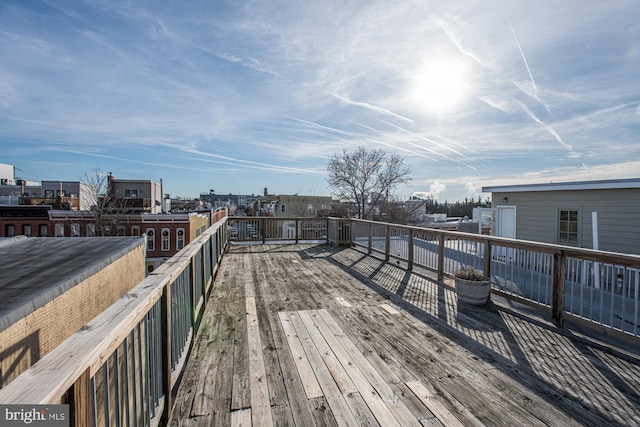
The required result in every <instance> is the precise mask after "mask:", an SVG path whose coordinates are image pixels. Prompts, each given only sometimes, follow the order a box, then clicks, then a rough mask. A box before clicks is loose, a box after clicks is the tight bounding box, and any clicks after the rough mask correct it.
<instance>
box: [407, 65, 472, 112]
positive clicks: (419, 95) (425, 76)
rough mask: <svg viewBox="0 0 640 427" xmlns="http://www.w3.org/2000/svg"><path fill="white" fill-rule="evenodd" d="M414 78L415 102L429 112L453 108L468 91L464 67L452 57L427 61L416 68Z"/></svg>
mask: <svg viewBox="0 0 640 427" xmlns="http://www.w3.org/2000/svg"><path fill="white" fill-rule="evenodd" d="M413 78H414V84H413V88H412V92H413V93H412V97H413V99H414V102H415V103H416V105H417V106H419V107H421V108H423V109H425V110H427V111H429V112H434V113H444V112H447V111H451V110H453V109H454V108H456V107H457V106H458V105H459V104H460V102H461V101H462V99H463V98H464V96H465V95H466V92H467V84H466V76H465V74H464V69H463V68H462V66H461V65H460V64H458V63H457V62H456V61H453V60H451V59H445V58H442V59H435V60H430V61H426V62H425V63H424V64H422V66H421V67H420V68H418V69H417V70H416V72H415V75H414V76H413Z"/></svg>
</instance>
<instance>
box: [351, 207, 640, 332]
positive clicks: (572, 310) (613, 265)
mask: <svg viewBox="0 0 640 427" xmlns="http://www.w3.org/2000/svg"><path fill="white" fill-rule="evenodd" d="M350 232H351V235H350V238H351V244H352V245H353V246H356V247H361V248H363V249H364V250H366V251H367V253H368V254H372V253H378V254H380V255H383V256H384V257H385V259H386V260H387V261H388V260H389V259H390V258H394V259H397V260H399V261H404V262H406V263H407V268H408V269H412V268H413V267H414V265H415V266H420V267H423V268H425V269H427V270H431V271H434V272H436V274H437V278H438V280H443V279H444V277H445V276H452V275H453V272H454V271H455V270H456V269H458V268H461V267H474V268H476V269H478V270H481V271H482V272H483V273H484V275H485V276H487V277H489V278H490V279H491V280H492V282H493V290H494V291H495V292H498V293H500V294H502V295H504V296H506V297H508V298H511V299H516V300H519V301H522V302H525V303H528V304H533V305H538V306H549V307H550V309H551V320H552V321H553V323H554V324H555V325H556V326H559V327H562V326H563V323H564V319H565V318H566V317H571V318H573V319H579V320H586V321H587V322H590V323H594V322H595V323H598V324H599V325H601V326H605V327H608V328H611V329H614V330H616V331H620V332H623V333H624V334H631V335H633V336H635V337H638V336H640V325H639V324H638V315H639V314H640V256H639V255H633V254H622V253H616V252H608V251H601V250H594V249H587V248H577V247H572V246H563V245H557V244H551V243H541V242H534V241H526V240H518V239H511V238H506V237H496V236H487V235H481V234H473V233H465V232H459V231H447V230H439V229H433V228H427V227H416V226H408V225H399V224H389V223H381V222H376V221H370V220H360V219H351V220H350ZM392 243H393V244H392ZM416 248H418V249H416ZM494 270H496V271H494ZM509 274H511V276H512V277H511V278H509V277H507V276H509ZM525 274H528V275H530V276H531V277H528V278H527V280H528V281H536V280H537V283H535V285H537V286H538V287H539V288H541V289H538V290H537V293H538V295H537V296H534V295H532V294H533V292H532V293H531V295H525V294H523V292H521V289H519V287H521V285H522V283H517V279H515V280H514V279H513V276H514V275H515V276H520V278H522V277H523V275H525ZM614 275H615V276H614ZM534 277H535V278H534ZM543 279H544V280H546V281H548V282H549V283H542V280H543ZM525 281H526V280H525ZM614 281H615V282H616V283H613V282H614ZM601 285H605V286H601ZM543 287H545V288H546V289H542V288H543ZM605 287H608V288H609V289H608V290H605V289H604V288H605ZM614 287H615V288H614ZM542 297H544V298H542ZM568 297H569V298H571V299H572V302H571V304H569V303H568V302H567V301H566V300H567V298H568ZM594 298H595V300H594ZM578 300H580V304H579V305H578V304H577V303H576V301H578ZM596 306H597V307H596ZM616 321H617V324H614V323H615V322H616Z"/></svg>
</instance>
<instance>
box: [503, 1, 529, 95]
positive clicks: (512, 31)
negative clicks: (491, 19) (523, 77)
mask: <svg viewBox="0 0 640 427" xmlns="http://www.w3.org/2000/svg"><path fill="white" fill-rule="evenodd" d="M500 6H502V11H503V12H504V16H505V17H506V18H507V23H508V24H509V28H511V34H513V39H514V40H515V41H516V45H517V46H518V50H519V51H520V56H522V61H524V66H525V67H526V68H527V72H528V73H529V78H531V83H532V84H533V89H534V90H535V91H536V92H538V87H537V86H536V81H535V80H533V75H532V74H531V69H530V68H529V63H528V62H527V58H526V57H525V56H524V52H523V51H522V47H521V46H520V41H519V40H518V36H517V35H516V32H515V30H514V29H513V25H512V24H511V19H510V18H509V14H508V13H507V9H506V8H505V7H504V3H503V2H502V0H500Z"/></svg>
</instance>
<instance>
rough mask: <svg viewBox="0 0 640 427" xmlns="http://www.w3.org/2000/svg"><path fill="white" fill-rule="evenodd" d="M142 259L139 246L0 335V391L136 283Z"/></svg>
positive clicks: (142, 274) (142, 273) (141, 271)
mask: <svg viewBox="0 0 640 427" xmlns="http://www.w3.org/2000/svg"><path fill="white" fill-rule="evenodd" d="M144 259H145V247H144V245H140V246H138V247H136V248H135V249H134V250H132V251H130V252H128V253H127V254H126V255H124V256H122V257H120V258H119V259H118V260H116V261H114V262H113V263H111V264H109V265H108V266H107V267H105V268H104V269H102V270H101V271H99V272H98V273H96V274H94V275H92V276H90V277H88V278H87V279H86V280H84V281H83V282H81V283H79V284H78V285H76V286H74V287H73V288H71V289H69V290H68V291H67V292H65V293H64V294H62V295H60V296H58V297H57V298H55V299H54V300H52V301H50V302H49V303H47V304H45V305H44V306H43V307H41V308H39V309H38V310H36V311H34V312H33V313H31V314H29V315H27V316H26V317H24V318H23V319H21V320H19V321H18V322H16V323H14V324H13V325H11V326H10V327H9V328H7V329H5V330H4V331H2V332H0V370H1V373H0V388H2V387H4V386H6V385H7V384H8V383H9V382H10V381H12V380H13V379H14V378H16V377H17V376H18V375H19V374H20V373H22V372H24V371H25V370H26V369H27V368H28V367H30V366H31V365H33V364H34V363H35V362H37V361H38V360H39V359H41V358H42V357H43V356H44V355H45V354H47V353H48V352H49V351H51V350H52V349H54V348H55V347H56V346H58V345H59V344H60V343H61V342H62V341H64V340H65V339H67V338H68V337H69V336H71V335H72V334H73V333H74V332H76V331H77V330H78V329H80V328H81V327H82V326H84V325H85V324H87V323H88V322H89V321H90V320H91V319H93V318H94V317H95V316H96V315H97V314H99V313H100V312H102V311H104V310H105V309H106V308H107V307H109V306H110V305H111V304H113V303H114V302H115V301H116V300H118V299H119V298H120V297H121V296H123V295H124V294H126V293H127V292H128V291H129V290H130V289H131V288H133V287H134V286H136V285H137V284H138V283H140V282H141V281H142V280H143V279H144V277H145V261H144ZM43 387H46V385H44V384H43Z"/></svg>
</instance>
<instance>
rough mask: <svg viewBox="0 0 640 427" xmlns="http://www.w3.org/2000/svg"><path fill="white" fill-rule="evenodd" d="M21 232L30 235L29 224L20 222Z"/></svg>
mask: <svg viewBox="0 0 640 427" xmlns="http://www.w3.org/2000/svg"><path fill="white" fill-rule="evenodd" d="M22 234H24V235H25V236H27V237H31V224H22Z"/></svg>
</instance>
